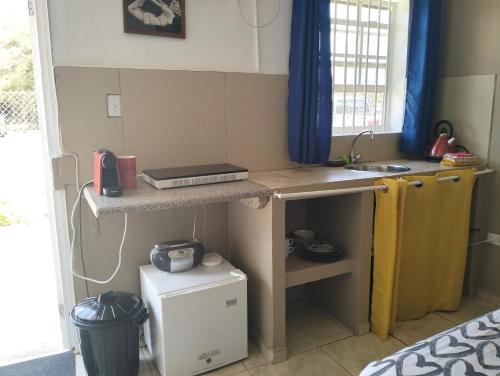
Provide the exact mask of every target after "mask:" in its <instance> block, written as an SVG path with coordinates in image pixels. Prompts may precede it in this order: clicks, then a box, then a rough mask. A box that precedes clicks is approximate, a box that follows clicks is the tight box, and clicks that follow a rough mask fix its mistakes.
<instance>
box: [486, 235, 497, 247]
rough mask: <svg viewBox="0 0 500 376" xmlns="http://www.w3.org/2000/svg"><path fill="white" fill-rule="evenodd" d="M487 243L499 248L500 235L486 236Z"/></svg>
mask: <svg viewBox="0 0 500 376" xmlns="http://www.w3.org/2000/svg"><path fill="white" fill-rule="evenodd" d="M486 241H487V242H488V243H490V244H493V245H496V246H498V247H500V235H498V234H491V233H489V234H488V239H487V240H486Z"/></svg>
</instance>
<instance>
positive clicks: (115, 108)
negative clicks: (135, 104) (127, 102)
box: [106, 94, 122, 118]
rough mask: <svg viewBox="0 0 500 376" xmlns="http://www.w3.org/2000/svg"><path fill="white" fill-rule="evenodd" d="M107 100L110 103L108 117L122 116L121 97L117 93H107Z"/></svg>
mask: <svg viewBox="0 0 500 376" xmlns="http://www.w3.org/2000/svg"><path fill="white" fill-rule="evenodd" d="M106 101H107V104H108V117H110V118H113V117H120V116H122V106H121V98H120V96H119V95H117V94H108V95H106Z"/></svg>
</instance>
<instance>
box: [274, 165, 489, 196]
mask: <svg viewBox="0 0 500 376" xmlns="http://www.w3.org/2000/svg"><path fill="white" fill-rule="evenodd" d="M494 172H495V170H493V169H491V168H487V169H484V170H482V171H478V172H476V173H474V175H475V176H480V175H486V174H492V173H494ZM459 180H460V176H458V175H452V176H446V177H443V178H439V179H438V182H445V181H459ZM408 185H409V186H412V187H422V186H423V185H424V183H423V182H422V181H420V180H415V181H412V182H409V183H408ZM388 190H389V186H388V185H385V184H382V185H374V186H369V187H357V188H341V189H331V190H327V191H313V192H305V193H304V192H299V193H279V192H276V191H275V192H274V197H275V198H277V199H280V200H300V199H304V198H314V197H323V196H339V195H347V194H353V193H362V192H370V191H372V192H374V191H386V192H387V191H388Z"/></svg>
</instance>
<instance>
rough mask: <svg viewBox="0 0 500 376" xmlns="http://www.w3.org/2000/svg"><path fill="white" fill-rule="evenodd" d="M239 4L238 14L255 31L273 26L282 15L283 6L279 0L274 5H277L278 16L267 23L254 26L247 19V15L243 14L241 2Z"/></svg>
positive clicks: (239, 0)
mask: <svg viewBox="0 0 500 376" xmlns="http://www.w3.org/2000/svg"><path fill="white" fill-rule="evenodd" d="M237 2H238V12H239V13H240V17H241V19H242V20H243V21H244V22H245V23H246V24H247V25H248V26H250V27H253V28H254V29H262V28H264V27H266V26H269V25H271V24H272V23H273V22H274V21H276V18H278V15H279V14H280V11H281V6H280V2H279V0H274V3H275V4H276V14H275V15H274V16H273V17H272V18H271V19H270V20H269V21H267V22H264V23H262V24H260V25H254V24H253V23H251V22H250V21H249V20H248V19H247V18H246V17H245V14H244V13H243V10H242V9H241V0H237Z"/></svg>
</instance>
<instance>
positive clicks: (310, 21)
mask: <svg viewBox="0 0 500 376" xmlns="http://www.w3.org/2000/svg"><path fill="white" fill-rule="evenodd" d="M331 138H332V71H331V47H330V1H329V0H312V1H311V0H294V1H293V10H292V31H291V45H290V60H289V78H288V150H289V155H290V159H291V160H293V161H296V162H299V163H324V162H326V161H327V160H328V159H329V157H330V148H331V141H332V140H331Z"/></svg>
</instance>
